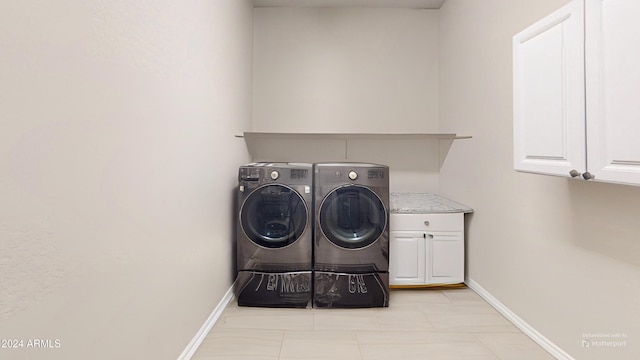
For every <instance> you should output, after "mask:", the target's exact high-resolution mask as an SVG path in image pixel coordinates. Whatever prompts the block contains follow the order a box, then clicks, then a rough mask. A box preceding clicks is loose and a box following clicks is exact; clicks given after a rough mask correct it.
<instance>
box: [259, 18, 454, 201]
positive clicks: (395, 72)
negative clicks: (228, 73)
mask: <svg viewBox="0 0 640 360" xmlns="http://www.w3.org/2000/svg"><path fill="white" fill-rule="evenodd" d="M253 64H254V65H253V66H254V83H253V126H252V130H253V131H258V132H293V133H296V132H309V133H314V132H317V133H331V132H338V133H339V132H346V133H437V132H438V130H439V129H438V72H439V64H438V13H437V11H436V10H417V9H386V8H344V7H342V8H303V7H262V8H256V9H255V10H254V63H253ZM259 148H260V151H258V152H257V155H256V157H255V158H254V159H256V160H263V161H308V162H318V161H356V162H361V161H367V162H375V163H381V164H386V165H388V166H389V167H390V170H391V173H392V174H393V175H392V177H391V190H392V191H422V192H424V191H428V192H436V191H437V190H438V171H439V166H440V161H439V160H440V149H441V148H440V144H439V142H438V141H437V140H436V141H407V142H398V141H387V140H385V141H368V140H350V141H349V143H348V144H347V146H346V150H345V146H344V141H337V142H336V141H321V142H315V141H273V140H270V141H269V142H268V143H264V144H263V143H261V144H260V145H259Z"/></svg>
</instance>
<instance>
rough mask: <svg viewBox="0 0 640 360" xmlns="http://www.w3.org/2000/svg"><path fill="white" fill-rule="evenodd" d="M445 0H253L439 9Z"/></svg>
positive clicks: (274, 3) (259, 4) (255, 2)
mask: <svg viewBox="0 0 640 360" xmlns="http://www.w3.org/2000/svg"><path fill="white" fill-rule="evenodd" d="M444 2H445V0H253V5H254V6H256V7H264V6H299V7H386V8H410V9H439V8H440V6H442V4H443V3H444Z"/></svg>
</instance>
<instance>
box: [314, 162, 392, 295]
mask: <svg viewBox="0 0 640 360" xmlns="http://www.w3.org/2000/svg"><path fill="white" fill-rule="evenodd" d="M314 177H315V178H314V182H315V186H314V201H315V205H314V209H315V215H314V217H315V233H314V242H313V244H314V267H313V269H314V306H315V307H320V308H331V307H340V308H354V307H386V306H389V225H388V223H389V211H388V210H389V168H388V167H387V166H385V165H377V164H358V163H325V164H315V165H314Z"/></svg>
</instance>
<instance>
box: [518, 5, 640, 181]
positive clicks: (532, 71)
mask: <svg viewBox="0 0 640 360" xmlns="http://www.w3.org/2000/svg"><path fill="white" fill-rule="evenodd" d="M638 19H640V2H639V1H637V0H574V1H572V2H571V3H569V4H568V5H566V6H565V7H563V8H561V9H559V10H558V11H556V12H554V13H552V14H551V15H549V16H547V17H545V18H544V19H542V20H540V21H538V22H537V23H535V24H534V25H532V26H530V27H529V28H527V29H525V30H523V31H522V32H521V33H519V34H517V35H516V36H514V38H513V54H514V57H513V62H514V63H513V66H514V168H515V169H516V170H520V171H529V172H536V173H543V174H552V175H561V176H574V177H577V176H579V175H582V176H581V178H584V179H588V180H590V179H594V180H596V181H606V182H617V183H626V184H634V185H640V141H637V140H636V138H637V136H638V134H640V101H638V100H637V97H638V94H640V68H639V67H638V65H637V64H639V63H640V22H639V21H638Z"/></svg>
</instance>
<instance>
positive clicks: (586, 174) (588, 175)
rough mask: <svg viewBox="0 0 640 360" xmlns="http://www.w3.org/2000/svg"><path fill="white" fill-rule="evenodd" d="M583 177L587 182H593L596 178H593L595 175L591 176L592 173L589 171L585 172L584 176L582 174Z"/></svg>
mask: <svg viewBox="0 0 640 360" xmlns="http://www.w3.org/2000/svg"><path fill="white" fill-rule="evenodd" d="M582 177H583V178H584V179H585V180H593V179H595V178H596V177H595V176H593V174H591V173H590V172H588V171H587V172H585V173H584V174H582Z"/></svg>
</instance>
